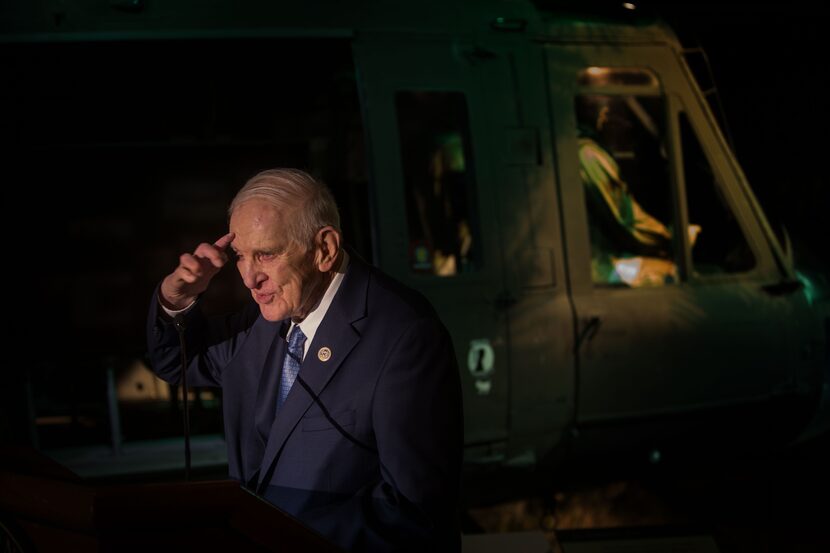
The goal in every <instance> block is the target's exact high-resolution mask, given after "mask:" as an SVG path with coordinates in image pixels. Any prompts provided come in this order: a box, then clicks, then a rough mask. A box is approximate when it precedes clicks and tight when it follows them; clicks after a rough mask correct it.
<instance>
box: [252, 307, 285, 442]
mask: <svg viewBox="0 0 830 553" xmlns="http://www.w3.org/2000/svg"><path fill="white" fill-rule="evenodd" d="M288 327H289V321H287V320H286V321H282V323H281V324H280V326H279V327H278V332H277V333H276V334H274V333H273V330H270V329H269V330H270V332H267V333H266V334H265V335H264V336H263V337H262V343H261V344H260V343H258V344H256V347H257V348H260V347H261V348H262V349H264V350H267V352H268V354H267V355H266V356H265V361H264V363H265V365H264V366H263V367H262V369H261V371H262V372H261V373H260V377H259V387H258V388H257V397H256V411H255V415H254V417H255V419H254V421H255V424H256V429H257V434H258V436H259V438H260V439H261V440H262V443H263V444H265V443H266V441H267V440H268V436H269V434H270V433H271V427H272V426H273V424H274V413H275V412H276V410H277V394H278V393H279V386H280V372H281V371H282V362H283V359H284V358H285V351H286V348H287V344H286V342H285V336H286V334H287V332H288Z"/></svg>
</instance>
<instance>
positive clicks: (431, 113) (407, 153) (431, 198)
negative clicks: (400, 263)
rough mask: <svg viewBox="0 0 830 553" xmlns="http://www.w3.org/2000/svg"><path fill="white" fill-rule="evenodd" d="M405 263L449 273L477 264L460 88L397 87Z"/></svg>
mask: <svg viewBox="0 0 830 553" xmlns="http://www.w3.org/2000/svg"><path fill="white" fill-rule="evenodd" d="M395 104H396V109H397V115H398V132H399V133H400V143H401V159H402V163H403V174H404V186H405V187H406V216H407V227H408V231H409V266H410V269H411V270H412V271H413V272H416V273H425V274H432V275H437V276H453V275H457V274H459V273H463V272H468V271H472V270H475V269H476V268H478V267H479V266H480V256H479V254H478V252H479V241H480V240H479V233H478V223H477V212H476V208H475V206H476V201H475V197H476V195H475V191H476V187H475V179H474V175H473V171H472V167H473V163H472V152H471V148H470V131H469V123H468V119H467V102H466V99H465V97H464V95H463V94H462V93H460V92H446V91H400V92H397V93H396V95H395Z"/></svg>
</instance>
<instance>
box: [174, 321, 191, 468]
mask: <svg viewBox="0 0 830 553" xmlns="http://www.w3.org/2000/svg"><path fill="white" fill-rule="evenodd" d="M173 324H174V325H175V327H176V330H177V331H178V332H179V350H180V352H181V359H182V386H181V388H182V402H183V404H182V407H183V409H182V410H183V412H184V415H183V422H184V479H185V481H186V482H187V481H189V480H190V413H189V409H188V403H187V352H186V350H185V345H184V331H185V328H186V325H185V321H184V315H182V314H181V313H177V314H176V316H175V317H173Z"/></svg>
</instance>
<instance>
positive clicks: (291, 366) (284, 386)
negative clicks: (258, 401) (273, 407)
mask: <svg viewBox="0 0 830 553" xmlns="http://www.w3.org/2000/svg"><path fill="white" fill-rule="evenodd" d="M303 345H305V334H303V331H302V330H300V326H299V325H294V328H293V329H291V335H290V336H289V337H288V351H287V352H286V354H285V361H283V364H282V375H281V376H280V393H279V397H278V398H277V411H279V410H280V408H281V407H282V404H283V403H285V398H287V397H288V392H290V391H291V386H293V385H294V381H295V380H296V379H297V373H299V372H300V365H301V364H302V363H303Z"/></svg>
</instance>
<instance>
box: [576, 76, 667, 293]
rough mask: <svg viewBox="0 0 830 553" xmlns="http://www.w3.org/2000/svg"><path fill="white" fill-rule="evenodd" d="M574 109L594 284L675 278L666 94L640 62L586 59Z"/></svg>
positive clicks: (657, 283) (640, 284)
mask: <svg viewBox="0 0 830 553" xmlns="http://www.w3.org/2000/svg"><path fill="white" fill-rule="evenodd" d="M578 84H579V94H578V95H577V97H576V101H575V109H576V116H577V125H578V127H577V128H578V135H579V136H578V152H579V170H580V176H581V178H582V183H583V185H584V187H583V188H584V193H585V204H586V209H587V213H588V222H589V232H590V240H591V274H592V279H593V282H594V284H595V285H600V286H623V287H644V286H663V285H666V284H670V283H674V282H677V281H678V270H677V264H676V262H675V251H674V241H673V234H672V233H673V228H674V210H673V207H672V206H673V201H672V187H671V181H670V178H669V162H668V148H667V142H666V136H665V135H666V125H665V102H664V99H663V96H662V95H661V91H660V87H659V83H658V81H657V78H656V76H654V74H653V73H651V72H650V71H648V70H645V69H636V68H635V69H632V68H622V69H618V68H606V67H590V68H587V69H586V70H584V71H582V72H581V73H580V75H579V78H578Z"/></svg>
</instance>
